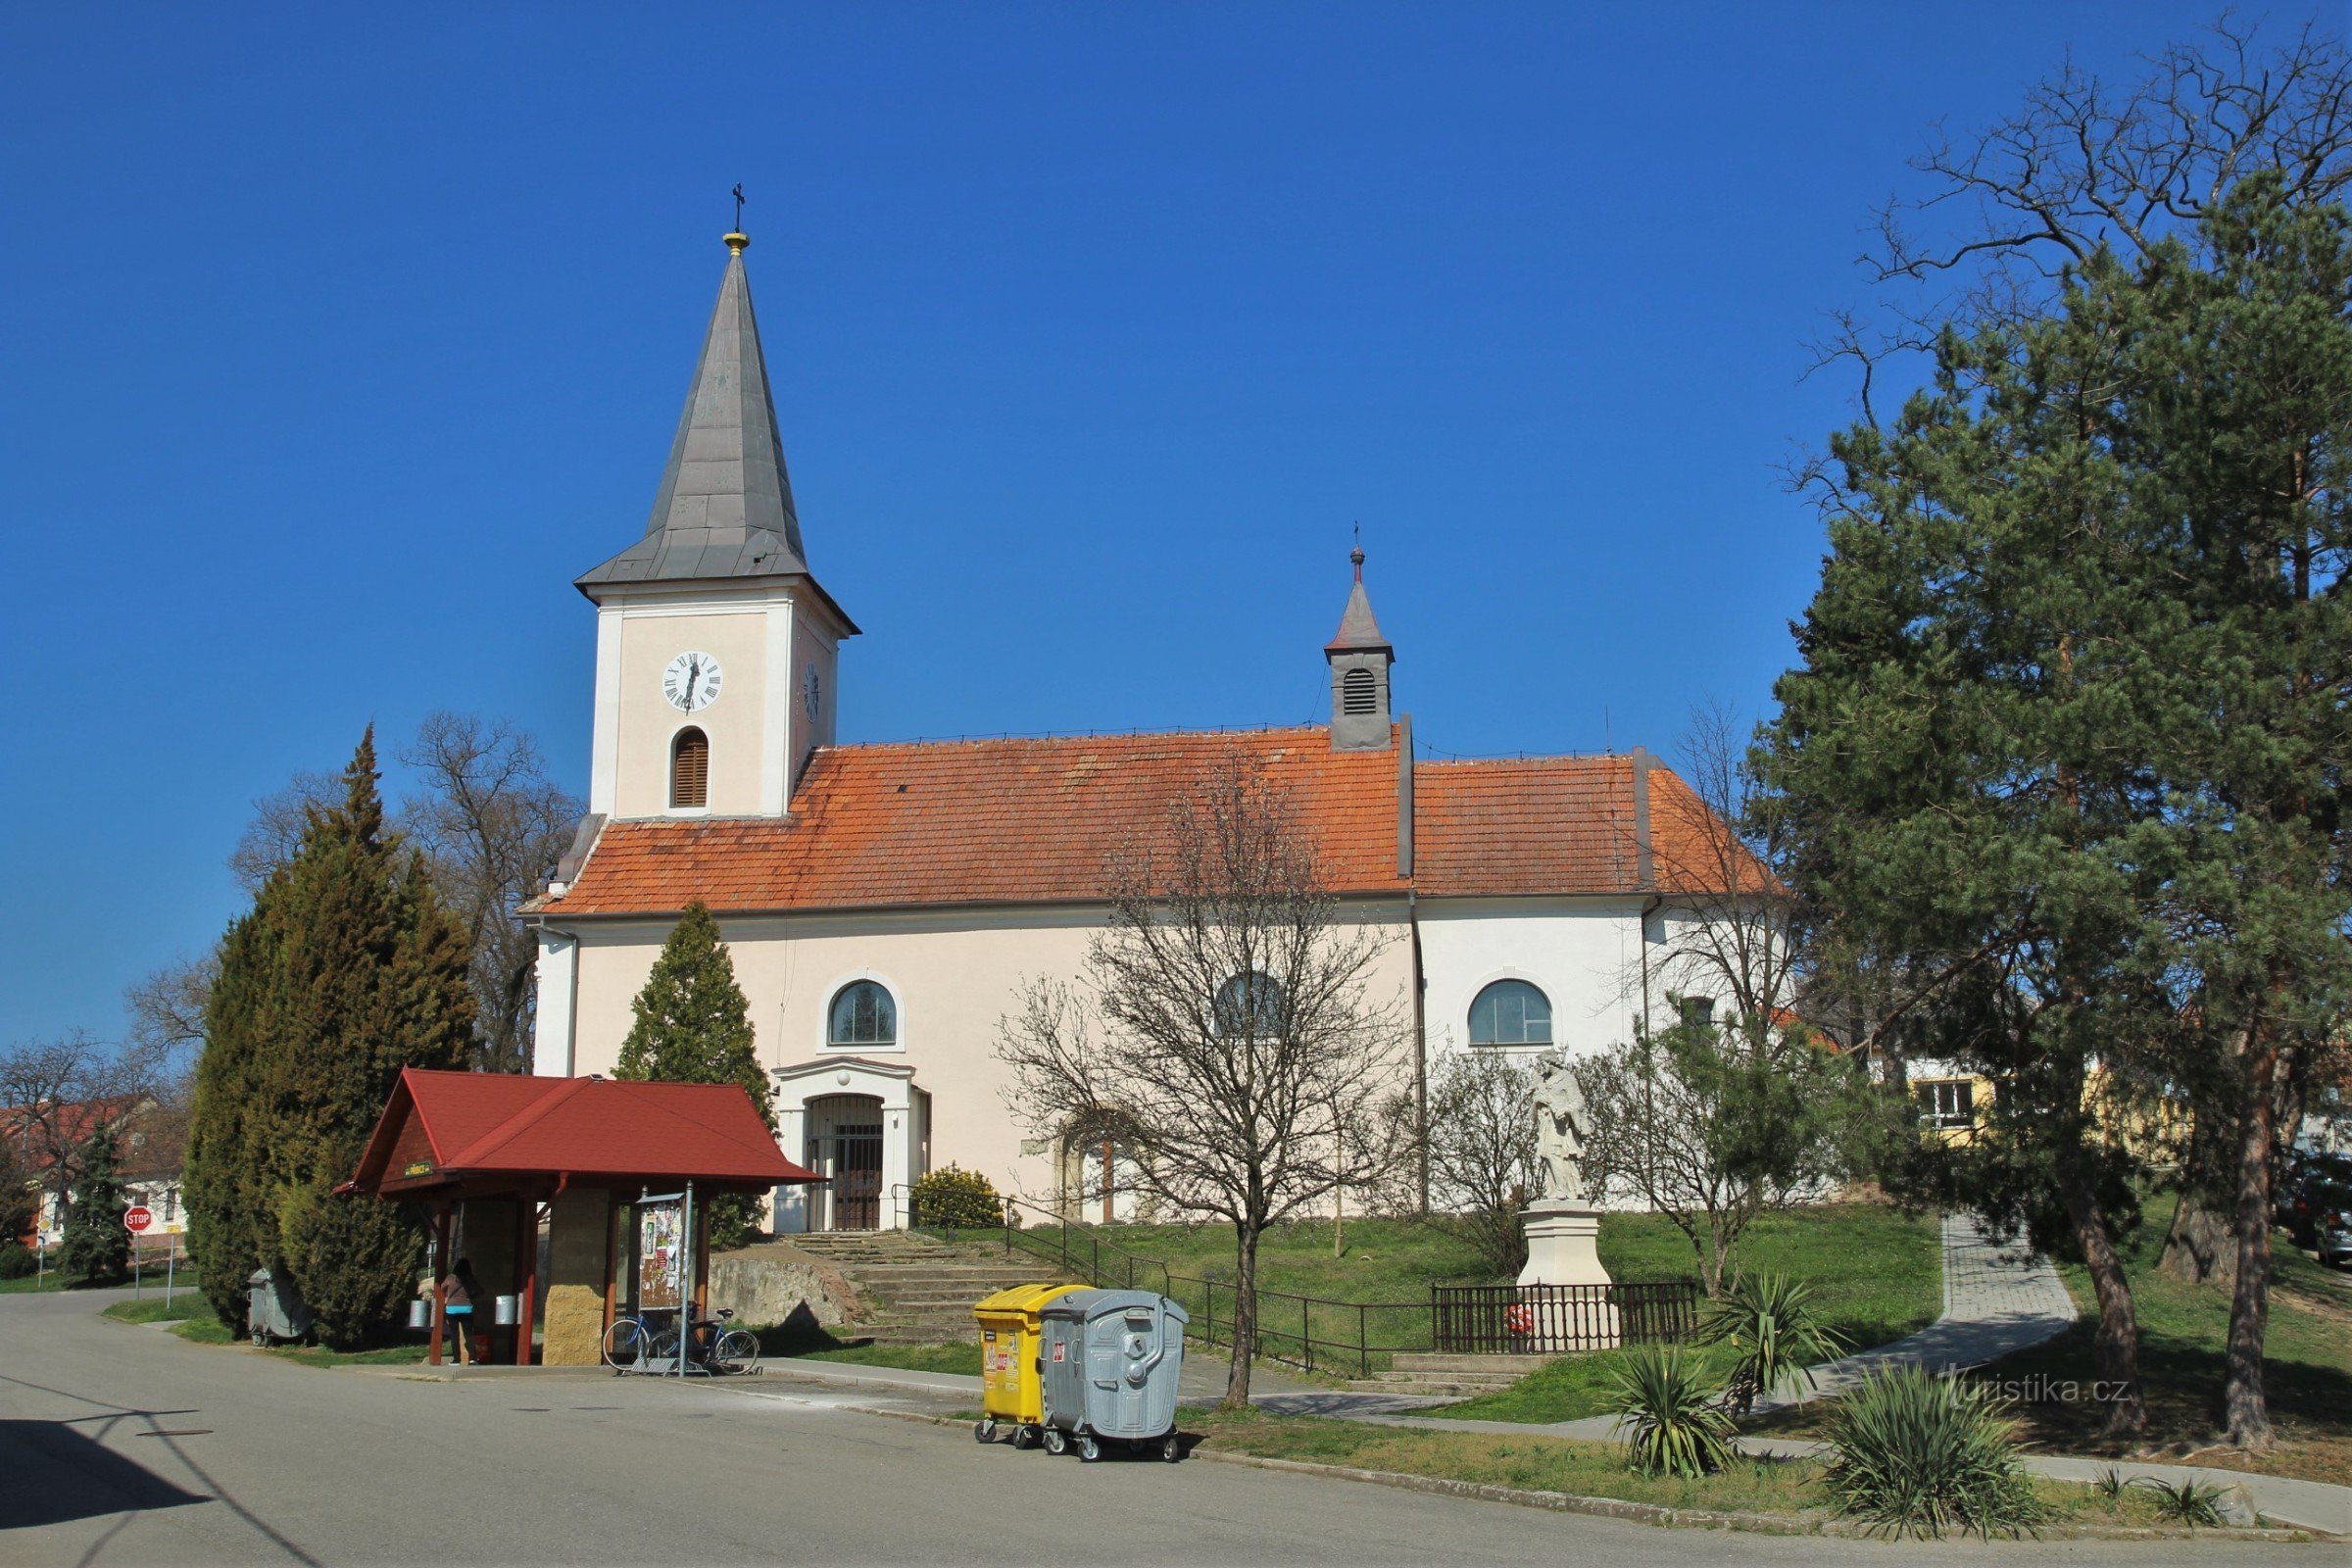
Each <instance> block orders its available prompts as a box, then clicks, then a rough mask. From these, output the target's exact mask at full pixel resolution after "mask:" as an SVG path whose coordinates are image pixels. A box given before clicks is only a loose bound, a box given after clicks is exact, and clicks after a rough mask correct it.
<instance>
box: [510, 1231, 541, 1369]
mask: <svg viewBox="0 0 2352 1568" xmlns="http://www.w3.org/2000/svg"><path fill="white" fill-rule="evenodd" d="M515 1283H516V1285H517V1287H518V1288H517V1290H516V1291H515V1365H516V1366H529V1365H530V1364H531V1327H532V1324H531V1303H532V1300H533V1299H534V1298H536V1297H537V1296H538V1294H539V1200H538V1198H537V1197H536V1196H534V1195H532V1194H529V1193H525V1194H524V1195H523V1196H522V1198H521V1200H520V1201H518V1202H516V1203H515Z"/></svg>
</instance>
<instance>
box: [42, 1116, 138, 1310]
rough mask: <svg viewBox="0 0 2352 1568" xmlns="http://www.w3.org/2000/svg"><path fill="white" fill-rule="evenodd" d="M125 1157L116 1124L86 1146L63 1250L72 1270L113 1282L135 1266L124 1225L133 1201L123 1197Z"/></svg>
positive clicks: (62, 1259)
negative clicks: (125, 1216)
mask: <svg viewBox="0 0 2352 1568" xmlns="http://www.w3.org/2000/svg"><path fill="white" fill-rule="evenodd" d="M120 1162H121V1152H120V1150H119V1149H118V1148H117V1142H116V1135H115V1129H114V1127H113V1126H112V1125H111V1124H107V1123H101V1124H100V1126H99V1128H98V1130H97V1131H96V1132H94V1133H92V1134H90V1136H89V1139H88V1141H87V1142H85V1143H84V1144H83V1145H82V1146H81V1179H80V1180H79V1181H77V1182H75V1183H74V1184H73V1206H72V1207H71V1208H70V1209H69V1210H68V1211H67V1214H66V1241H65V1246H64V1248H63V1249H62V1250H60V1252H59V1256H58V1266H59V1268H60V1269H62V1270H63V1271H64V1272H65V1273H66V1274H68V1275H71V1276H74V1277H77V1278H79V1279H82V1280H84V1281H87V1282H89V1283H91V1284H110V1283H112V1282H114V1281H116V1280H119V1279H122V1278H123V1276H124V1275H125V1274H127V1273H128V1272H129V1271H130V1233H129V1232H128V1231H126V1230H124V1229H123V1211H124V1210H125V1209H127V1208H128V1207H129V1206H130V1204H129V1201H128V1200H127V1199H125V1198H124V1197H123V1178H122V1176H121V1174H120V1173H119V1171H118V1169H117V1167H118V1165H119V1164H120Z"/></svg>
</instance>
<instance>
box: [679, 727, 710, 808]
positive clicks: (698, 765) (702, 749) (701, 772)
mask: <svg viewBox="0 0 2352 1568" xmlns="http://www.w3.org/2000/svg"><path fill="white" fill-rule="evenodd" d="M669 804H670V805H671V806H673V807H674V806H708V805H710V804H711V737H710V736H708V735H705V734H704V733H703V732H702V731H701V730H699V729H696V728H694V727H693V726H692V725H688V726H687V727H686V728H684V729H682V730H680V731H678V738H677V739H676V740H673V741H671V742H670V743H669Z"/></svg>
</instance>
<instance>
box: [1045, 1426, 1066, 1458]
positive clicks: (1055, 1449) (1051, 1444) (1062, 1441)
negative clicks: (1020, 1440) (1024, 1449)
mask: <svg viewBox="0 0 2352 1568" xmlns="http://www.w3.org/2000/svg"><path fill="white" fill-rule="evenodd" d="M1046 1451H1047V1452H1048V1453H1054V1454H1061V1453H1067V1452H1069V1451H1070V1438H1069V1434H1068V1433H1066V1432H1064V1431H1062V1430H1061V1428H1059V1427H1048V1428H1046Z"/></svg>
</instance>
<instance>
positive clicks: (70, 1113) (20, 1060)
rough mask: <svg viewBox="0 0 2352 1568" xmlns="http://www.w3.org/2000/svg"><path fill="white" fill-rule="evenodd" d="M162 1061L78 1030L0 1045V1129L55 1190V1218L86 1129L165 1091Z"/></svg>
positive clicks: (75, 1173) (143, 1049)
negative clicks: (2, 1048) (51, 1037)
mask: <svg viewBox="0 0 2352 1568" xmlns="http://www.w3.org/2000/svg"><path fill="white" fill-rule="evenodd" d="M167 1061H168V1059H167V1056H166V1054H165V1053H163V1052H161V1051H158V1050H156V1049H153V1048H151V1047H147V1046H141V1045H113V1044H108V1043H105V1042H102V1041H99V1040H96V1039H94V1038H92V1037H91V1036H90V1035H88V1034H85V1033H83V1032H82V1031H80V1030H75V1031H73V1033H71V1034H68V1035H64V1036H62V1037H60V1038H58V1039H56V1040H44V1041H34V1042H30V1043H28V1044H25V1045H19V1046H12V1047H10V1048H9V1049H8V1050H6V1051H4V1052H0V1136H5V1137H6V1138H7V1139H8V1140H9V1142H10V1143H11V1144H13V1145H14V1146H15V1148H16V1152H17V1155H18V1158H19V1160H20V1161H21V1162H22V1163H23V1164H24V1165H25V1166H26V1167H28V1168H29V1169H30V1170H31V1171H32V1172H33V1173H34V1174H35V1176H36V1177H37V1179H38V1180H39V1181H40V1183H41V1185H42V1187H43V1188H44V1189H45V1190H46V1191H47V1192H49V1193H50V1194H51V1195H52V1196H53V1197H55V1199H56V1200H57V1205H58V1212H59V1214H60V1216H61V1217H62V1216H63V1214H64V1213H65V1211H66V1208H67V1207H68V1204H69V1201H70V1196H71V1194H72V1192H73V1184H74V1183H75V1182H76V1181H78V1180H80V1178H81V1153H82V1148H83V1146H84V1144H86V1143H87V1141H88V1139H89V1136H90V1134H91V1133H93V1132H95V1131H96V1130H97V1129H98V1128H99V1126H101V1125H119V1124H121V1123H122V1122H123V1121H124V1120H125V1119H127V1118H128V1117H130V1116H131V1115H133V1114H134V1113H135V1112H137V1111H138V1110H139V1109H140V1108H141V1107H143V1106H145V1105H148V1104H151V1103H154V1102H156V1101H158V1100H160V1099H163V1098H165V1097H167V1096H168V1095H169V1094H170V1093H171V1090H172V1081H171V1079H170V1078H169V1076H168V1074H167V1070H166V1069H167Z"/></svg>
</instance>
